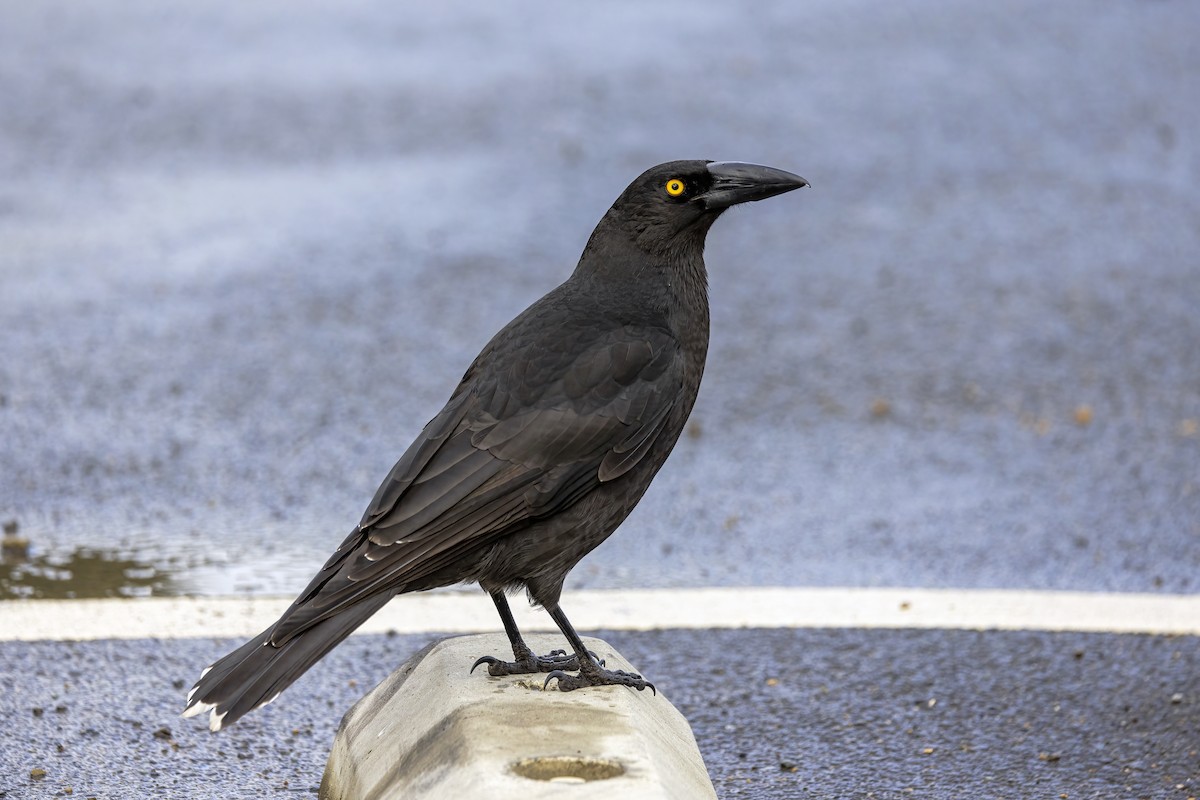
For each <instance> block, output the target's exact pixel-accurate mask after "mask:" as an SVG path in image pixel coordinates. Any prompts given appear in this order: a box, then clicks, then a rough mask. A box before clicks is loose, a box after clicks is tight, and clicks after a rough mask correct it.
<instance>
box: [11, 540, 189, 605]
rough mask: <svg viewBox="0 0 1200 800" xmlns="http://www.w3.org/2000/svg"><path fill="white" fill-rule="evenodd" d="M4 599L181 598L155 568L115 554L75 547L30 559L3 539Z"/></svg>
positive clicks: (168, 577) (126, 555) (169, 577)
mask: <svg viewBox="0 0 1200 800" xmlns="http://www.w3.org/2000/svg"><path fill="white" fill-rule="evenodd" d="M5 538H6V540H8V541H6V542H5V544H6V546H5V547H4V550H3V562H2V563H3V566H0V600H11V599H14V598H37V599H76V598H94V597H150V596H153V595H172V594H178V590H177V589H176V588H175V586H174V581H173V579H172V577H171V576H170V575H169V574H168V573H166V572H163V571H161V570H159V568H158V567H156V566H154V565H153V564H149V563H147V562H145V561H139V560H137V559H134V558H131V557H129V556H128V554H122V553H119V552H116V551H105V550H95V549H92V548H85V547H81V548H77V549H76V550H74V551H73V552H71V553H67V554H51V555H41V556H33V557H29V554H28V549H27V548H26V549H25V550H24V551H21V550H20V549H19V548H16V547H9V546H7V545H8V544H10V543H11V541H12V540H11V539H10V538H9V537H5Z"/></svg>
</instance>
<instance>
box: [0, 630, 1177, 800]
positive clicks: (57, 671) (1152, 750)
mask: <svg viewBox="0 0 1200 800" xmlns="http://www.w3.org/2000/svg"><path fill="white" fill-rule="evenodd" d="M601 635H602V638H604V639H605V640H606V641H608V642H610V643H611V644H613V645H614V646H615V647H616V648H617V649H618V650H619V651H620V652H621V653H622V654H624V655H625V656H626V657H628V658H629V660H630V661H631V662H632V663H633V664H634V666H635V667H637V668H638V669H640V670H642V671H643V672H644V673H645V674H646V675H648V676H649V677H650V678H651V679H653V680H654V682H655V683H656V685H657V686H658V687H659V688H660V689H661V690H662V692H663V694H664V696H665V697H666V698H668V699H669V700H670V701H671V702H672V703H674V704H675V705H676V707H678V708H679V710H680V711H682V712H683V714H684V715H685V716H686V717H687V719H688V721H689V722H690V723H691V724H692V727H693V730H694V731H695V734H696V740H697V742H698V744H699V746H700V750H701V752H702V754H703V755H704V758H705V761H706V764H707V766H708V770H709V774H710V776H711V777H712V779H713V783H714V785H715V786H716V788H717V792H718V796H719V797H722V798H733V797H747V798H756V800H759V799H761V800H795V798H808V797H812V798H872V797H873V798H880V800H894V799H898V798H909V797H918V798H938V799H939V800H943V799H944V800H955V799H957V798H980V799H981V800H991V799H992V798H999V799H1000V800H1024V799H1025V798H1061V797H1062V796H1063V795H1066V797H1067V798H1069V800H1080V799H1081V798H1094V799H1095V800H1118V799H1126V800H1136V799H1138V798H1151V799H1152V800H1159V798H1162V799H1163V800H1186V799H1187V798H1188V797H1194V796H1197V793H1198V792H1200V778H1198V777H1197V776H1200V749H1198V748H1200V680H1198V678H1197V671H1198V669H1200V637H1176V638H1170V637H1155V636H1106V635H1100V634H1048V633H986V632H972V631H836V630H827V631H814V630H751V631H660V632H654V633H631V632H627V631H621V632H602V633H601ZM432 638H433V637H431V636H394V637H388V636H357V637H352V638H350V639H349V640H347V641H346V642H345V643H344V644H342V645H341V646H340V647H338V648H337V649H336V650H334V651H333V652H332V653H331V654H330V655H329V656H327V657H326V658H325V659H324V660H323V661H322V662H321V663H320V664H319V665H318V666H317V667H315V668H314V669H313V671H312V672H310V673H309V674H308V675H305V676H304V677H303V678H301V679H300V681H299V682H298V683H297V684H296V685H295V686H294V687H292V689H290V690H289V691H288V692H285V693H284V694H283V696H281V697H280V698H279V700H277V701H276V702H275V703H273V704H272V705H270V706H268V707H267V708H264V709H262V710H260V711H258V712H255V713H254V714H251V715H250V716H248V717H246V718H245V719H243V720H241V721H239V722H238V723H237V724H236V725H234V726H233V727H231V728H230V729H229V730H226V731H222V732H221V733H219V734H211V733H209V731H208V728H207V726H205V725H202V724H199V723H198V721H197V720H183V719H179V718H178V717H177V716H176V714H177V713H178V709H179V708H180V707H181V702H180V700H181V695H182V691H183V690H182V689H177V688H174V686H173V685H172V681H174V682H175V683H176V684H177V685H179V686H183V685H185V684H186V685H190V683H191V681H192V680H193V678H194V674H195V665H196V664H198V663H205V662H206V660H207V659H209V658H210V657H211V656H212V654H213V653H214V652H224V650H225V649H227V648H228V647H230V646H232V645H233V644H235V642H233V641H229V640H227V641H221V642H214V641H209V640H190V641H172V642H165V643H160V642H141V643H138V642H134V643H128V642H119V643H113V642H90V643H75V644H71V643H37V644H33V645H30V646H28V647H23V648H21V650H20V652H19V654H18V655H17V656H16V657H15V658H14V657H13V656H12V654H10V653H8V652H7V651H8V649H9V648H8V646H7V645H6V647H5V651H6V652H5V656H4V662H5V663H4V667H5V673H4V674H5V675H6V676H13V675H16V676H18V677H17V678H16V687H15V688H16V689H17V690H16V691H14V690H13V688H14V687H12V686H11V685H10V684H11V683H12V681H13V678H12V677H5V678H3V679H0V682H3V684H4V687H3V688H4V689H5V691H4V692H3V694H2V695H0V717H2V718H3V719H4V720H5V728H6V729H7V730H6V731H5V733H6V734H11V731H12V728H13V726H14V724H15V725H16V726H19V729H20V736H19V737H12V738H8V739H5V740H0V741H3V742H4V747H3V748H2V750H0V791H3V792H7V794H5V795H3V796H4V797H12V798H23V797H52V796H56V795H57V793H60V792H62V791H64V789H65V788H66V787H68V786H69V787H71V789H72V790H73V791H72V796H73V797H101V798H125V797H128V798H141V797H171V798H233V799H236V798H249V797H315V788H316V786H317V785H318V783H319V782H320V778H321V772H322V770H323V769H324V765H325V759H326V758H327V756H328V753H329V747H330V745H331V744H332V742H333V735H334V732H335V731H336V729H337V725H338V723H339V721H340V719H341V716H342V714H343V713H344V712H345V711H346V710H348V709H349V708H350V706H351V705H352V704H353V703H354V702H355V701H356V700H357V699H358V698H359V697H361V696H362V695H363V694H365V693H366V692H367V691H368V690H369V689H370V688H371V687H372V686H373V685H374V684H375V683H376V682H378V681H380V680H382V679H383V678H384V677H385V676H386V675H387V674H388V673H389V672H390V671H391V670H393V669H395V668H396V667H397V666H399V665H400V663H402V662H403V661H404V660H406V659H407V658H408V657H409V656H411V655H412V654H413V653H415V652H416V651H417V650H419V649H420V648H421V647H423V646H424V645H425V644H427V643H428V642H429V641H431V640H432ZM469 666H470V664H469V663H464V664H463V680H481V681H483V680H487V678H486V677H484V676H482V675H480V674H479V673H478V672H477V673H476V674H475V675H474V676H468V675H467V674H466V673H467V669H468V668H469ZM619 691H631V690H624V689H621V690H619ZM639 697H640V698H641V699H642V700H644V701H645V702H647V703H653V702H657V701H659V699H656V698H655V697H654V696H652V695H650V694H649V693H644V694H643V695H640V696H639ZM564 747H565V748H569V743H564ZM34 769H43V770H45V773H46V774H45V777H43V778H41V779H39V780H34V779H31V778H30V777H29V773H30V772H31V771H32V770H34Z"/></svg>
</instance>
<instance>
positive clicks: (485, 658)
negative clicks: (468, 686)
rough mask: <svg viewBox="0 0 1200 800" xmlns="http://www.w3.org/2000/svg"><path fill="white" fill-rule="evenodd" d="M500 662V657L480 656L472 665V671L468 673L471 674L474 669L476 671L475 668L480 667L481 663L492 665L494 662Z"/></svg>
mask: <svg viewBox="0 0 1200 800" xmlns="http://www.w3.org/2000/svg"><path fill="white" fill-rule="evenodd" d="M499 663H500V659H498V658H493V657H492V656H480V657H479V660H478V661H476V662H475V663H474V664H472V665H471V672H469V673H467V674H468V675H469V674H471V673H472V672H474V671H475V669H476V668H477V667H478V666H479V665H480V664H487V665H488V666H489V667H490V666H491V665H492V664H499Z"/></svg>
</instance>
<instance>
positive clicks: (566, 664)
mask: <svg viewBox="0 0 1200 800" xmlns="http://www.w3.org/2000/svg"><path fill="white" fill-rule="evenodd" d="M591 656H592V658H596V654H595V653H592V654H591ZM597 660H599V659H597ZM600 663H601V664H603V663H604V662H603V661H600ZM480 664H487V665H488V675H491V676H492V677H493V678H497V677H500V676H501V675H530V674H535V673H538V672H561V671H562V670H564V669H570V670H576V669H579V659H578V658H576V657H575V656H574V655H572V654H570V653H568V652H567V651H566V650H552V651H550V654H549V655H545V656H535V655H534V654H533V653H528V654H526V656H525V657H524V658H520V659H518V660H516V661H501V660H500V659H498V658H495V657H493V656H481V657H480V658H479V659H478V660H477V661H476V662H475V663H474V664H472V665H471V672H474V671H475V669H476V667H478V666H479V665H480Z"/></svg>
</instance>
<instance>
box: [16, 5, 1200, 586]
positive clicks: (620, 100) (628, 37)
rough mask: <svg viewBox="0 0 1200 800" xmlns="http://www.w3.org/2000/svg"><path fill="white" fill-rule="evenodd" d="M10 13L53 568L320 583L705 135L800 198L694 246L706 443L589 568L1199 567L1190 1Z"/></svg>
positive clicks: (865, 578) (1045, 581)
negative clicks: (74, 563)
mask: <svg viewBox="0 0 1200 800" xmlns="http://www.w3.org/2000/svg"><path fill="white" fill-rule="evenodd" d="M0 8H2V9H3V11H2V13H3V18H4V24H3V25H0V94H2V95H3V105H2V108H0V242H3V246H2V247H0V281H2V287H3V291H2V292H0V330H2V331H3V334H4V335H3V339H2V340H0V348H2V349H0V396H2V398H3V399H2V401H0V442H3V445H0V475H2V476H4V478H3V480H2V481H0V516H4V517H6V518H15V519H17V520H18V522H19V524H20V526H21V531H22V533H23V534H24V535H26V536H28V538H29V539H30V540H31V541H32V542H33V545H34V548H35V551H36V552H40V553H43V554H44V553H54V554H58V555H60V556H62V557H66V556H69V555H70V554H71V553H72V552H74V551H75V550H77V549H79V548H106V549H109V550H112V551H115V552H116V553H117V554H119V555H120V556H122V557H134V558H137V559H140V560H142V561H144V562H147V563H149V564H151V565H154V566H157V567H159V568H161V569H162V570H164V571H167V572H171V573H173V574H175V575H177V576H182V578H181V580H183V582H184V585H183V586H181V587H179V588H180V589H182V590H185V591H194V592H212V593H223V592H228V591H273V592H290V591H292V590H295V589H298V588H300V587H301V586H303V584H304V583H305V582H306V579H307V577H308V575H309V574H310V572H311V570H312V568H313V565H314V564H316V563H318V562H321V561H323V559H324V558H325V556H326V554H327V552H328V550H329V548H330V546H331V544H332V543H334V542H337V541H340V539H341V537H342V535H343V534H344V532H345V531H346V530H348V529H349V527H350V526H351V525H352V524H353V523H354V522H356V521H357V519H358V517H359V515H360V514H361V512H362V509H363V508H364V507H365V505H366V502H367V501H368V500H369V499H370V497H371V496H372V494H373V492H374V489H375V487H376V485H377V483H378V481H379V480H381V479H382V477H383V476H384V475H385V474H386V472H387V470H388V468H389V467H390V466H391V464H392V463H393V461H394V460H395V459H396V458H397V457H398V456H399V454H400V453H401V452H402V451H403V449H404V447H405V446H406V445H407V444H408V442H409V441H411V439H412V437H413V436H414V435H415V434H416V432H417V431H418V430H419V429H420V428H421V426H422V425H423V424H424V423H425V422H426V421H427V420H428V419H429V417H431V416H432V415H433V413H434V412H436V410H437V409H438V408H440V406H441V404H442V403H443V402H444V400H445V399H446V397H447V396H448V395H449V392H450V389H451V388H452V387H453V385H454V384H455V382H456V381H457V379H458V378H459V377H460V376H461V374H462V371H463V370H464V369H465V367H466V365H467V364H468V363H469V362H470V359H471V358H472V357H473V356H474V355H475V353H476V352H477V351H478V350H479V348H480V347H481V346H482V345H483V344H484V343H485V342H486V341H487V339H488V338H489V337H490V336H491V334H492V333H493V332H494V331H495V330H496V329H498V328H499V327H500V326H501V325H502V324H503V323H504V322H506V321H507V320H508V319H509V318H511V317H512V316H513V315H515V313H516V312H518V311H519V310H520V309H521V308H523V307H524V306H525V305H526V304H528V303H529V302H531V301H532V300H533V299H535V298H536V297H537V296H538V295H540V294H541V293H542V292H543V291H545V290H547V289H549V288H550V287H551V286H552V285H554V284H555V283H556V282H558V281H560V280H561V279H563V278H564V277H565V276H566V275H567V274H568V273H569V272H570V270H571V269H572V268H573V266H574V264H575V260H576V258H577V257H578V254H579V252H580V250H581V249H582V246H583V244H584V242H585V240H586V237H587V235H588V234H589V233H590V231H591V228H592V226H593V225H594V224H595V222H596V220H597V219H599V217H600V215H601V214H602V213H603V211H604V210H605V209H606V208H607V206H608V205H609V204H610V203H611V202H612V200H613V199H614V198H615V196H616V195H617V193H618V192H619V191H620V190H621V189H622V188H623V187H624V186H625V184H626V183H627V182H628V181H629V180H630V179H631V178H632V177H633V176H634V175H636V174H637V173H638V172H640V171H641V170H642V169H643V168H645V167H646V166H649V165H651V164H653V163H656V162H658V161H661V160H665V159H668V158H677V157H708V158H721V159H723V158H734V159H743V160H751V161H759V162H763V163H769V164H773V165H777V166H780V167H784V168H787V169H791V170H794V171H796V172H799V173H800V174H802V175H804V176H805V177H806V178H808V179H809V180H811V181H812V183H813V188H812V189H811V190H808V191H805V192H801V193H797V194H795V195H792V196H789V197H786V198H782V199H780V200H778V201H776V202H775V203H770V204H762V205H761V206H760V207H756V208H754V209H753V212H754V213H752V214H751V213H746V214H739V213H737V212H734V213H731V214H730V215H728V218H726V219H723V220H721V221H720V223H718V225H717V227H716V228H715V229H714V231H713V232H712V235H711V236H710V239H709V241H710V248H709V256H708V261H709V266H710V272H711V284H712V286H711V290H712V291H711V293H712V298H713V347H712V353H711V357H710V360H709V365H708V372H707V375H706V379H705V385H704V388H703V389H702V392H701V397H700V401H699V403H698V406H697V408H696V412H695V416H694V423H693V427H692V429H691V432H692V435H691V436H690V437H688V438H686V439H685V440H684V442H683V444H682V445H681V446H680V447H679V448H678V452H677V453H676V455H675V457H674V459H673V461H672V462H671V464H670V465H669V466H668V467H667V469H666V470H665V471H664V472H663V474H662V475H661V477H660V478H659V480H658V481H657V483H656V485H655V487H654V488H653V489H652V490H651V492H650V494H649V495H648V497H647V498H646V501H645V502H644V503H643V504H642V506H641V507H640V508H639V510H638V511H637V512H636V514H635V515H634V517H633V518H631V519H630V520H629V522H628V523H627V524H626V526H625V527H624V529H623V530H622V531H621V532H620V533H619V534H618V535H617V536H615V537H614V538H613V539H612V540H611V541H610V542H609V543H608V544H607V545H606V546H605V547H603V548H601V549H600V550H599V551H598V552H597V553H595V554H594V555H593V556H592V557H591V558H589V559H588V560H587V561H586V562H585V563H584V564H583V565H582V566H581V568H580V569H579V570H577V571H576V573H575V575H574V576H573V580H574V585H586V586H591V587H616V586H625V585H637V586H652V585H653V586H672V585H690V586H694V585H718V584H719V585H738V584H784V585H922V586H1002V587H1024V586H1031V587H1037V588H1069V589H1105V590H1120V591H1173V592H1194V591H1196V589H1197V575H1200V347H1197V342H1200V314H1198V313H1197V308H1200V280H1198V279H1197V278H1198V276H1200V263H1198V262H1197V253H1200V190H1198V188H1197V187H1198V186H1200V142H1198V139H1197V131H1198V130H1200V104H1197V103H1195V102H1194V98H1195V97H1197V96H1200V52H1198V51H1197V49H1196V47H1195V45H1194V41H1193V40H1194V31H1195V30H1196V29H1197V25H1200V7H1197V6H1196V5H1194V4H1190V3H1185V2H1178V3H1173V2H1163V3H1112V4H1094V3H1086V2H1063V3H1054V4H1052V5H1047V4H1042V3H1033V2H1027V3H1017V2H1013V3H1000V4H991V5H989V6H987V7H986V8H981V7H980V6H979V4H976V3H967V2H959V3H954V2H939V3H929V4H922V5H920V6H915V7H913V6H904V7H901V6H891V5H889V6H887V7H880V6H879V5H877V4H870V3H861V2H859V3H856V2H837V3H833V2H828V3H804V4H797V3H786V2H776V3H755V4H753V5H746V6H744V7H738V6H720V7H708V6H704V7H701V8H696V7H694V5H693V4H683V3H660V4H655V5H654V6H653V8H646V7H645V6H644V4H638V3H619V4H606V5H605V6H604V8H603V10H601V9H599V8H597V9H592V10H590V11H576V10H572V9H567V8H561V9H548V8H545V7H544V6H543V5H541V4H533V3H514V4H507V3H506V4H503V5H502V6H501V5H495V6H492V5H485V4H470V3H455V2H450V3H444V4H439V6H438V8H437V9H429V8H423V9H421V10H420V13H413V12H412V10H411V9H407V8H404V7H401V6H397V5H395V4H388V3H382V2H376V3H363V4H358V5H354V6H353V7H349V8H347V7H344V6H342V5H336V6H335V5H325V4H320V3H308V2H300V3H295V2H287V3H282V2H279V3H269V2H268V3H255V4H251V5H244V6H243V5H239V4H233V3H226V4H222V3H216V2H211V3H209V2H201V3H194V4H187V5H186V6H184V7H172V8H169V9H164V8H162V7H161V5H160V4H157V3H153V2H149V0H145V1H144V2H130V3H119V4H116V3H112V4H103V3H101V4H90V5H84V6H79V5H78V4H75V3H66V2H45V3H17V2H9V3H5V4H4V5H3V6H0ZM1084 407H1086V410H1082V411H1081V408H1084ZM1077 412H1078V413H1079V414H1080V416H1079V417H1078V419H1083V420H1088V423H1087V424H1081V423H1080V422H1077V421H1076V419H1077ZM1089 414H1090V417H1089ZM647 554H649V555H652V556H654V557H651V558H647V557H645V556H646V555H647ZM660 556H661V557H660ZM263 562H269V563H270V564H271V569H270V570H263V569H261V568H260V566H259V565H261V564H262V563H263Z"/></svg>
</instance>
